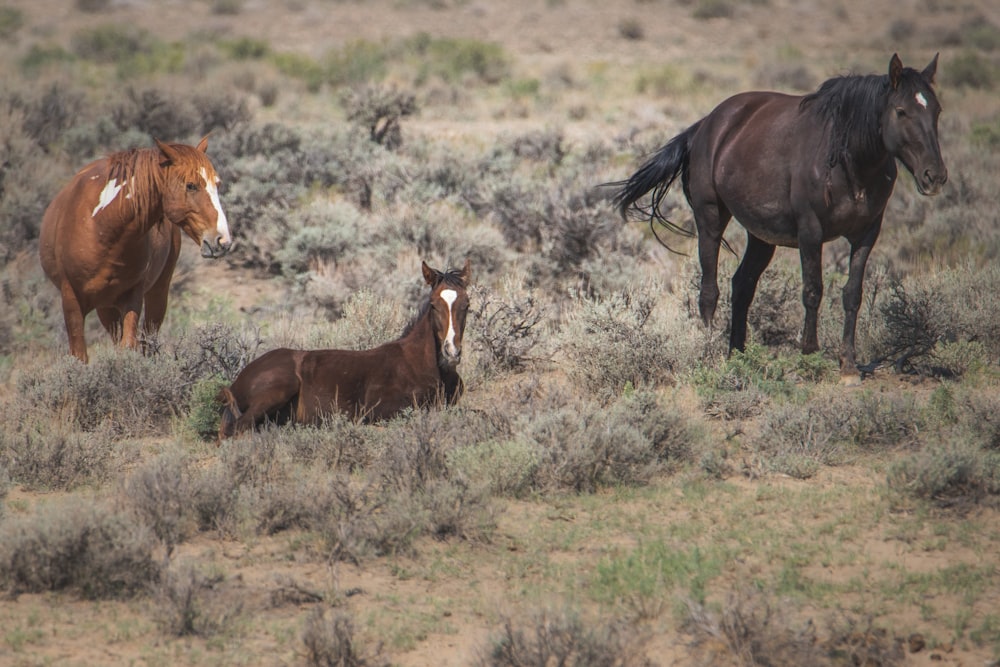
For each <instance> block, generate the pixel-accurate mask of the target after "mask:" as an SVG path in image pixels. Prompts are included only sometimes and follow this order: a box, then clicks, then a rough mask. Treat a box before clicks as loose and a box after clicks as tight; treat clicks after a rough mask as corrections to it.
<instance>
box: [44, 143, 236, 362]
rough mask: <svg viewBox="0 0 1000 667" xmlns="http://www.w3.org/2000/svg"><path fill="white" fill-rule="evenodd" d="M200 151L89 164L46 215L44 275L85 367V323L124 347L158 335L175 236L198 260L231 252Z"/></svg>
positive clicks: (214, 182) (155, 152)
mask: <svg viewBox="0 0 1000 667" xmlns="http://www.w3.org/2000/svg"><path fill="white" fill-rule="evenodd" d="M207 147H208V138H207V137H205V138H204V139H202V140H201V142H200V143H199V144H198V146H197V147H192V146H187V145H184V144H167V143H163V142H161V141H157V142H156V148H133V149H131V150H126V151H121V152H118V153H114V154H112V155H109V156H107V157H105V158H103V159H101V160H97V161H95V162H92V163H90V164H88V165H87V166H86V167H84V168H83V169H81V170H80V171H79V172H78V173H77V174H76V176H74V177H73V180H72V181H70V182H69V184H68V185H66V186H65V187H64V188H63V189H62V190H60V191H59V194H57V195H56V197H55V199H53V200H52V203H51V204H49V207H48V208H47V209H46V211H45V217H44V218H42V228H41V233H40V238H39V254H40V255H41V260H42V268H43V269H44V270H45V275H47V276H48V277H49V280H51V281H52V282H53V283H54V284H55V286H56V287H58V288H59V292H60V294H61V295H62V308H63V318H64V319H65V321H66V334H67V336H68V337H69V349H70V352H71V353H72V354H74V355H75V356H77V357H78V358H79V359H81V360H82V361H84V362H86V361H87V342H86V340H85V339H84V320H85V319H86V317H87V314H88V313H90V311H92V310H95V309H96V310H97V316H98V317H99V318H100V320H101V324H102V325H104V328H105V329H107V331H108V333H109V334H111V337H112V339H114V340H115V341H120V343H121V345H122V346H124V347H129V348H135V347H137V345H138V340H139V336H138V329H139V314H140V313H141V312H142V309H143V305H144V302H145V315H144V318H143V332H144V333H145V334H154V333H156V332H157V331H158V330H159V328H160V325H161V324H162V323H163V318H164V316H165V315H166V312H167V294H168V292H169V289H170V279H171V278H172V277H173V273H174V266H175V265H176V264H177V256H178V254H179V253H180V248H181V234H180V233H181V230H184V233H186V234H187V235H188V236H190V237H191V238H192V239H194V241H195V243H197V244H199V245H200V246H201V255H202V257H211V258H215V257H221V256H222V255H224V254H226V252H228V250H229V248H230V247H231V246H232V238H231V237H230V235H229V225H228V223H227V221H226V214H225V213H224V212H223V211H222V205H221V204H220V203H219V190H218V184H219V177H218V176H217V175H216V173H215V169H214V168H213V167H212V163H211V162H210V161H209V159H208V157H207V156H206V155H205V150H206V148H207Z"/></svg>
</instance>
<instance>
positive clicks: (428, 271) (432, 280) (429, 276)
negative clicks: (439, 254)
mask: <svg viewBox="0 0 1000 667" xmlns="http://www.w3.org/2000/svg"><path fill="white" fill-rule="evenodd" d="M420 270H421V271H423V273H424V280H425V281H427V284H428V285H430V286H431V287H434V286H435V285H437V284H438V280H439V279H440V276H441V274H440V273H438V271H437V269H432V268H431V267H429V266H427V262H423V261H422V262H420Z"/></svg>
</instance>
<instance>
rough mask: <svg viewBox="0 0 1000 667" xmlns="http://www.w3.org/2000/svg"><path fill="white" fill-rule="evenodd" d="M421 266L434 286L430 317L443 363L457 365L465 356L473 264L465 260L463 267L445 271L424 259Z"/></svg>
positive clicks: (452, 366)
mask: <svg viewBox="0 0 1000 667" xmlns="http://www.w3.org/2000/svg"><path fill="white" fill-rule="evenodd" d="M421 268H422V269H423V273H424V280H426V281H427V284H428V285H430V288H431V297H430V318H431V326H432V327H433V329H434V336H435V338H436V339H437V343H438V349H440V350H441V354H440V357H439V359H440V363H441V365H442V366H445V367H448V368H454V367H455V366H457V365H458V362H459V361H461V360H462V334H463V333H465V315H466V313H467V312H468V311H469V295H468V293H467V292H466V291H465V290H466V287H467V286H468V284H469V279H470V278H471V277H472V265H471V264H470V262H469V260H465V266H464V267H462V270H461V271H447V272H442V271H438V270H437V269H432V268H431V267H429V266H427V262H421Z"/></svg>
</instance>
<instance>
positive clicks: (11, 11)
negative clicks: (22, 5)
mask: <svg viewBox="0 0 1000 667" xmlns="http://www.w3.org/2000/svg"><path fill="white" fill-rule="evenodd" d="M23 27H24V12H22V11H21V10H20V9H17V8H16V7H8V6H6V5H4V6H2V7H0V38H3V39H13V38H14V35H16V34H17V32H18V31H19V30H20V29H21V28H23Z"/></svg>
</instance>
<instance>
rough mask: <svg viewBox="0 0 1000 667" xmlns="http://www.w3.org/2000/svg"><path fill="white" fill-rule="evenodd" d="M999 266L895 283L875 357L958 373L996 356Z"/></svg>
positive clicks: (903, 366) (924, 370)
mask: <svg viewBox="0 0 1000 667" xmlns="http://www.w3.org/2000/svg"><path fill="white" fill-rule="evenodd" d="M998 288H1000V269H997V268H996V267H995V266H992V265H990V266H987V267H984V268H982V269H973V268H972V267H971V266H967V267H964V268H960V269H958V268H956V269H948V270H944V271H940V272H937V273H932V274H930V275H926V274H924V275H920V276H914V277H913V278H912V279H904V280H903V281H901V282H899V283H898V284H897V285H895V286H894V287H893V289H892V292H891V293H890V294H889V296H888V297H887V298H886V301H885V302H884V304H883V306H882V315H883V317H884V318H885V333H884V338H883V339H882V340H881V341H879V343H880V344H879V352H880V356H881V357H882V358H884V359H887V360H890V361H892V363H893V364H894V365H895V367H896V368H897V370H912V371H916V372H919V373H921V374H926V375H943V376H946V377H948V376H951V377H954V376H960V375H963V374H964V373H966V372H968V371H971V370H976V369H978V368H982V367H984V366H987V365H989V364H990V363H992V362H994V361H996V359H997V358H1000V347H998V344H997V341H1000V298H997V297H996V294H997V293H998V291H997V289H998Z"/></svg>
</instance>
